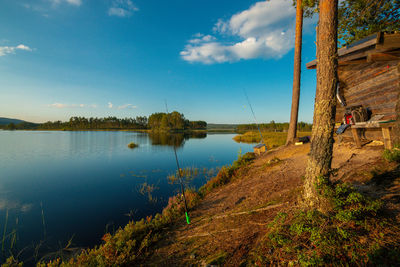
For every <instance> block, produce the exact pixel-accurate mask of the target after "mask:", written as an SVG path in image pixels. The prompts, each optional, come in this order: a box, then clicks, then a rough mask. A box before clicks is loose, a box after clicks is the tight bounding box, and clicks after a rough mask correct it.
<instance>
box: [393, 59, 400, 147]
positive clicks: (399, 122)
mask: <svg viewBox="0 0 400 267" xmlns="http://www.w3.org/2000/svg"><path fill="white" fill-rule="evenodd" d="M397 78H398V81H397V84H398V85H397V86H398V88H399V89H400V63H399V64H398V65H397ZM396 113H397V116H396V123H395V127H394V128H393V137H394V138H393V143H394V144H395V145H400V94H399V96H398V99H397V104H396Z"/></svg>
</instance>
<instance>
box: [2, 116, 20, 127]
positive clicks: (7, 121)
mask: <svg viewBox="0 0 400 267" xmlns="http://www.w3.org/2000/svg"><path fill="white" fill-rule="evenodd" d="M23 122H26V121H23V120H18V119H10V118H2V117H0V125H8V124H10V123H14V124H19V123H23Z"/></svg>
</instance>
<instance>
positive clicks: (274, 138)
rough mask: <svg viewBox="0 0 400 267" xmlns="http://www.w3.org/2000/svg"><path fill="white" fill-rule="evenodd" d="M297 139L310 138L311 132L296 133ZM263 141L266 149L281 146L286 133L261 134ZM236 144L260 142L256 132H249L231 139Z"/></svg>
mask: <svg viewBox="0 0 400 267" xmlns="http://www.w3.org/2000/svg"><path fill="white" fill-rule="evenodd" d="M297 135H298V137H302V136H311V132H298V133H297ZM262 136H263V140H264V143H265V145H266V146H267V148H274V147H278V146H282V145H284V144H285V143H286V137H287V133H285V132H262ZM233 140H235V141H236V142H238V143H249V144H255V143H260V142H261V135H260V133H259V132H257V131H250V132H246V133H244V134H239V135H236V136H235V137H233Z"/></svg>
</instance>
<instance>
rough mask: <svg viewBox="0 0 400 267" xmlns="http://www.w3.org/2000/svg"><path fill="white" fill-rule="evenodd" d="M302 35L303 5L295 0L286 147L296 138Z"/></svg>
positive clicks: (298, 0)
mask: <svg viewBox="0 0 400 267" xmlns="http://www.w3.org/2000/svg"><path fill="white" fill-rule="evenodd" d="M302 35H303V5H302V1H301V0H297V6H296V39H295V48H294V70H293V93H292V110H291V113H290V123H289V130H288V135H287V139H286V145H289V144H291V143H293V142H294V139H295V138H296V136H297V120H298V114H299V100H300V77H301V46H302V37H303V36H302Z"/></svg>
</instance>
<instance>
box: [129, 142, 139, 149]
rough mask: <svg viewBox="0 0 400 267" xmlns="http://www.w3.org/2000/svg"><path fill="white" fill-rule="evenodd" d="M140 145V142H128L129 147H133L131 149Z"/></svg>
mask: <svg viewBox="0 0 400 267" xmlns="http://www.w3.org/2000/svg"><path fill="white" fill-rule="evenodd" d="M138 146H139V145H138V144H135V143H134V142H131V143H129V144H128V147H129V148H131V149H133V148H135V147H138Z"/></svg>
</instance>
